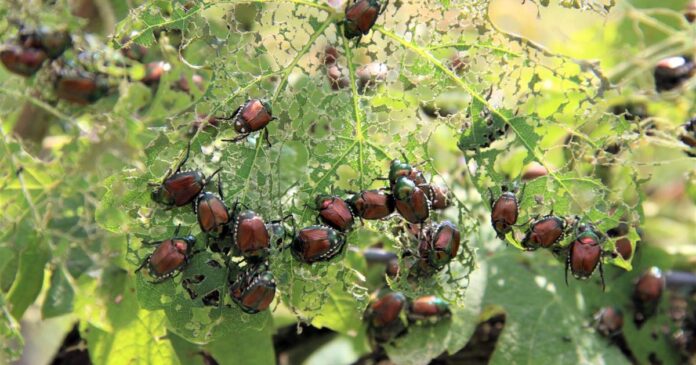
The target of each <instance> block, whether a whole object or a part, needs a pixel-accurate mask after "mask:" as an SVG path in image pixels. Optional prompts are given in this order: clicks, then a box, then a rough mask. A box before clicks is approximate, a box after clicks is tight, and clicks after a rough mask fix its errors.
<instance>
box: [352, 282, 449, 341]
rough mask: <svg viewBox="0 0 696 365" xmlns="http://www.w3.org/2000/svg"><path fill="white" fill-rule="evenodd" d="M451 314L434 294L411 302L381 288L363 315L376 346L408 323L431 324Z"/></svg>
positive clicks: (398, 293)
mask: <svg viewBox="0 0 696 365" xmlns="http://www.w3.org/2000/svg"><path fill="white" fill-rule="evenodd" d="M451 315H452V312H451V311H450V308H449V305H448V304H447V302H445V301H444V300H442V299H441V298H438V297H436V296H434V295H427V296H422V297H419V298H416V299H415V300H412V301H411V300H408V299H407V298H406V296H405V295H404V294H403V293H401V292H395V291H390V290H387V289H383V290H381V291H379V292H378V293H377V294H376V298H374V300H373V301H372V303H371V304H370V305H369V306H368V307H367V309H366V311H365V314H364V316H363V318H364V320H365V321H366V322H367V333H368V336H369V337H370V339H371V340H372V341H374V342H375V343H376V344H378V345H379V344H383V343H387V342H390V341H391V340H393V339H395V338H396V337H399V336H401V335H403V334H405V333H406V331H407V329H408V327H407V326H408V324H410V323H417V322H431V323H432V322H437V321H439V320H441V319H443V318H448V317H450V316H451Z"/></svg>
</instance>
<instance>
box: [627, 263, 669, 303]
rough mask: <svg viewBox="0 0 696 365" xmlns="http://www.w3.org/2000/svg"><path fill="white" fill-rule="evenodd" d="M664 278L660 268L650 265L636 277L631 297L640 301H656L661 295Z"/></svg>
mask: <svg viewBox="0 0 696 365" xmlns="http://www.w3.org/2000/svg"><path fill="white" fill-rule="evenodd" d="M664 286H665V279H664V277H663V276H662V272H661V271H660V269H658V268H656V267H651V268H650V269H648V270H647V271H646V272H645V273H643V275H641V276H640V278H638V281H637V282H636V285H635V290H634V292H633V297H634V298H635V299H636V300H638V301H640V302H642V303H648V302H656V301H658V300H660V297H661V296H662V290H663V289H664Z"/></svg>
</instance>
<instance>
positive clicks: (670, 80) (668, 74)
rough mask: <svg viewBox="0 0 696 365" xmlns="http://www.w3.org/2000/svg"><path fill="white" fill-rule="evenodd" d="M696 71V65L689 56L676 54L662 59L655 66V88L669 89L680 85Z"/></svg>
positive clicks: (659, 89)
mask: <svg viewBox="0 0 696 365" xmlns="http://www.w3.org/2000/svg"><path fill="white" fill-rule="evenodd" d="M694 72H696V65H694V62H693V61H692V60H691V58H689V57H684V56H675V57H669V58H665V59H663V60H660V61H659V62H658V63H657V65H656V66H655V71H654V77H655V89H656V90H657V91H668V90H672V89H675V88H677V87H679V85H681V84H682V83H683V82H684V81H685V80H687V79H688V78H690V77H691V76H693V75H694Z"/></svg>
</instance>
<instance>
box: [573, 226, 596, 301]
mask: <svg viewBox="0 0 696 365" xmlns="http://www.w3.org/2000/svg"><path fill="white" fill-rule="evenodd" d="M603 241H604V239H603V238H602V239H600V237H599V233H598V232H597V231H596V230H595V228H594V226H593V225H591V224H583V225H580V226H579V227H576V233H575V240H574V241H573V242H572V243H571V244H570V247H569V249H570V253H569V254H568V258H567V260H566V267H565V280H566V285H567V284H568V268H570V270H571V272H572V273H573V276H574V277H575V278H576V279H587V278H589V277H590V276H591V275H592V273H593V272H594V271H595V269H596V268H597V266H598V265H599V275H600V277H601V279H602V290H604V271H603V268H602V260H601V258H602V246H601V244H602V243H603Z"/></svg>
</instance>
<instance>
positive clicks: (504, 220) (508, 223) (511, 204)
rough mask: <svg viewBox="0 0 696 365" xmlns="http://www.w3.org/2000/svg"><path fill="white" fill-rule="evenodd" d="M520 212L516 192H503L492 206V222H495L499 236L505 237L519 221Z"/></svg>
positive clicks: (494, 226) (494, 227) (494, 225)
mask: <svg viewBox="0 0 696 365" xmlns="http://www.w3.org/2000/svg"><path fill="white" fill-rule="evenodd" d="M518 214H519V203H518V202H517V197H516V196H515V194H514V193H513V192H510V191H506V192H504V193H503V194H501V195H500V197H498V200H496V201H495V203H494V204H493V207H492V208H491V224H493V229H495V232H496V233H497V234H498V238H500V239H505V235H506V234H508V232H510V231H511V230H512V226H513V225H514V224H515V223H517V217H518Z"/></svg>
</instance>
